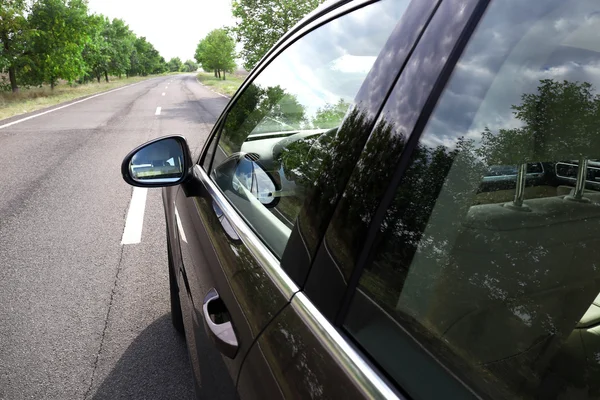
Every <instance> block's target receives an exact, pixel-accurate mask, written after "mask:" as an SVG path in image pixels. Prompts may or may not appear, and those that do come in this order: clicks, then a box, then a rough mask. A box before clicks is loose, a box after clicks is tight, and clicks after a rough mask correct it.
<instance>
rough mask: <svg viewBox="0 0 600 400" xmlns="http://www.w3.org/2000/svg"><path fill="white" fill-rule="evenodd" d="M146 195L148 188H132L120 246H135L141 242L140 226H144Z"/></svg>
mask: <svg viewBox="0 0 600 400" xmlns="http://www.w3.org/2000/svg"><path fill="white" fill-rule="evenodd" d="M147 194H148V188H141V187H134V188H133V194H132V195H131V202H130V203H129V211H127V219H126V220H125V229H124V230H123V238H122V239H121V244H135V243H139V242H141V241H142V226H143V225H144V210H145V209H146V195H147Z"/></svg>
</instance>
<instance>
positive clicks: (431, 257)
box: [343, 0, 600, 399]
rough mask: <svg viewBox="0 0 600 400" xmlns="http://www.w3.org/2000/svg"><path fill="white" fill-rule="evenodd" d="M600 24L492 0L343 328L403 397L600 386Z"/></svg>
mask: <svg viewBox="0 0 600 400" xmlns="http://www.w3.org/2000/svg"><path fill="white" fill-rule="evenodd" d="M598 26H600V5H599V4H598V2H596V1H586V0H583V1H570V0H545V1H536V2H522V1H516V0H498V1H494V2H492V3H491V5H490V6H489V7H488V9H487V11H486V13H485V15H484V17H483V19H482V20H481V21H480V23H479V26H478V28H477V29H476V30H475V32H474V33H473V36H472V37H471V39H470V42H469V44H468V46H467V48H466V50H465V51H464V53H463V54H462V56H461V57H460V59H459V61H458V63H457V64H456V67H455V69H454V71H453V73H452V75H451V78H450V80H449V82H448V84H447V85H446V88H445V89H444V91H443V93H442V95H441V97H440V99H439V101H438V104H437V106H436V108H435V110H434V112H433V114H432V116H431V117H430V118H429V121H428V124H427V126H426V127H425V130H424V132H423V134H422V136H421V138H420V140H419V142H418V145H417V146H416V148H415V149H414V151H413V152H412V154H411V158H410V161H409V163H408V166H407V167H406V169H405V170H404V174H403V178H402V180H401V182H400V184H399V185H398V188H397V191H396V194H395V197H394V198H393V200H392V201H391V202H390V204H389V206H388V207H387V212H386V213H385V215H384V216H383V218H382V219H381V221H382V222H381V224H380V225H379V227H378V231H377V232H376V239H375V240H374V243H375V244H374V246H373V248H372V249H371V250H370V254H371V256H370V257H369V258H367V260H368V262H366V263H365V266H364V268H363V270H362V271H361V272H360V278H359V282H358V288H357V290H356V292H355V294H354V297H353V299H352V302H351V304H350V307H349V310H348V313H347V315H346V316H345V318H344V323H343V326H344V329H345V330H346V331H347V332H348V333H349V334H350V336H351V337H353V338H354V339H355V340H356V342H357V343H358V344H359V345H360V346H361V347H362V348H363V349H364V351H365V352H366V353H368V354H369V355H370V356H371V357H372V358H373V359H374V360H375V361H377V363H378V364H379V365H380V366H381V368H383V369H384V370H385V371H386V372H387V373H388V375H389V376H390V377H391V378H392V379H394V380H395V381H396V382H397V383H398V384H399V385H401V386H402V387H403V388H404V389H405V390H406V391H407V392H408V393H409V394H411V395H413V394H414V395H415V396H416V397H422V398H423V397H428V396H429V395H431V394H432V393H433V391H434V390H436V387H438V388H439V386H440V385H449V387H452V388H451V391H452V392H455V390H456V387H455V386H452V385H453V384H451V383H450V382H459V381H462V382H464V383H465V384H466V385H465V387H469V388H471V390H473V391H474V392H475V393H476V394H478V395H481V396H483V397H492V398H511V399H512V398H546V397H547V398H597V397H598V396H599V395H600V335H599V334H600V185H599V183H600V181H599V179H598V178H600V175H599V174H598V172H600V163H598V161H597V160H598V159H599V158H600V131H599V130H598V126H599V124H600V91H599V89H600V30H598ZM399 111H400V110H399ZM394 129H395V128H394ZM392 130H393V129H392ZM597 177H598V178H597ZM357 212H360V210H358V211H357ZM348 218H353V216H351V215H350V216H348ZM356 218H358V219H360V214H359V215H358V216H357V217H356ZM432 363H435V365H438V366H441V367H443V368H442V369H440V368H437V369H436V368H433V367H432ZM425 371H434V372H433V373H432V374H431V375H427V374H424V372H425ZM440 371H445V372H443V373H442V372H440ZM424 375H427V376H428V379H423V378H422V377H423V376H424ZM449 376H453V377H454V378H457V379H453V380H448V379H447V377H449ZM432 383H433V384H432ZM448 397H452V396H448Z"/></svg>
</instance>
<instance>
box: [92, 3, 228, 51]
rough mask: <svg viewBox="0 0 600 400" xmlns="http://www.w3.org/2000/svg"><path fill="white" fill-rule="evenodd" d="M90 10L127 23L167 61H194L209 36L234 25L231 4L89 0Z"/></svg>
mask: <svg viewBox="0 0 600 400" xmlns="http://www.w3.org/2000/svg"><path fill="white" fill-rule="evenodd" d="M88 6H89V9H90V12H94V13H98V14H104V15H106V16H107V17H109V18H110V19H113V18H120V19H122V20H124V21H125V22H126V23H127V24H128V25H129V28H130V29H131V30H132V31H134V32H135V33H136V34H137V35H138V36H145V37H146V39H147V40H148V41H149V42H150V43H152V44H153V45H154V47H155V48H156V49H157V50H158V51H159V52H160V54H161V55H162V56H163V57H164V58H165V59H166V60H167V61H168V60H169V59H171V58H172V57H179V58H181V60H182V61H185V60H187V59H193V58H194V52H195V50H196V45H197V44H198V42H199V41H200V39H202V38H203V37H204V36H206V34H207V33H208V32H210V31H211V30H213V29H216V28H221V27H223V26H231V25H233V17H232V15H231V0H218V1H215V0H212V1H211V0H169V1H166V2H165V1H163V2H151V1H147V0H89V5H88Z"/></svg>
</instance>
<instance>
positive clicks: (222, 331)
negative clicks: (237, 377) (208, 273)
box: [202, 288, 239, 358]
mask: <svg viewBox="0 0 600 400" xmlns="http://www.w3.org/2000/svg"><path fill="white" fill-rule="evenodd" d="M202 311H203V312H204V327H205V328H206V333H207V334H208V336H209V337H210V339H211V340H212V341H213V343H214V344H215V346H216V347H217V349H219V351H220V352H221V353H223V354H224V355H225V356H227V357H229V358H234V357H235V355H236V353H237V350H238V348H239V345H238V340H237V337H236V336H235V331H234V330H233V324H232V323H231V321H230V320H229V319H230V316H229V312H228V311H227V308H226V307H225V303H223V300H221V298H220V297H219V293H217V291H216V289H214V288H213V289H210V290H209V291H208V293H207V294H206V296H205V297H204V304H203V305H202Z"/></svg>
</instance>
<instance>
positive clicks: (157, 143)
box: [121, 135, 194, 187]
mask: <svg viewBox="0 0 600 400" xmlns="http://www.w3.org/2000/svg"><path fill="white" fill-rule="evenodd" d="M193 167H194V163H193V162H192V155H191V153H190V149H189V146H188V144H187V141H186V140H185V138H184V137H183V136H179V135H174V136H164V137H160V138H158V139H154V140H151V141H149V142H146V143H144V144H142V145H141V146H138V147H136V148H135V149H134V150H132V151H131V152H130V153H129V154H127V156H126V157H125V158H124V159H123V163H122V164H121V174H122V175H123V180H124V181H125V182H127V183H128V184H130V185H132V186H140V187H166V186H175V185H179V184H181V183H183V182H185V181H186V180H187V179H188V178H189V177H190V176H191V175H192V173H193Z"/></svg>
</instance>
